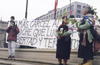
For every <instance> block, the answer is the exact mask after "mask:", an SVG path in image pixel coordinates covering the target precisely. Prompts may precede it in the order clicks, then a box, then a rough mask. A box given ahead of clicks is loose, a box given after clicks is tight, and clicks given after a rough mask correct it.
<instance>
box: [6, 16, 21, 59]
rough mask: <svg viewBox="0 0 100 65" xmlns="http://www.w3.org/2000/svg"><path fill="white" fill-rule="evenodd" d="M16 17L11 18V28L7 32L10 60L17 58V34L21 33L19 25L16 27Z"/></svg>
mask: <svg viewBox="0 0 100 65" xmlns="http://www.w3.org/2000/svg"><path fill="white" fill-rule="evenodd" d="M14 20H15V17H14V16H11V20H10V26H9V27H8V28H7V30H6V32H7V33H8V38H7V41H8V51H9V57H8V59H14V58H15V47H16V41H17V34H18V33H19V28H18V27H17V25H15V21H14Z"/></svg>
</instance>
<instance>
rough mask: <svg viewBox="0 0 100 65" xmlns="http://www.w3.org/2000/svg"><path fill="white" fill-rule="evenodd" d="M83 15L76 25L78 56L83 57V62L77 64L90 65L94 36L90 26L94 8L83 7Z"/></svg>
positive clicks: (92, 22) (92, 21) (93, 22)
mask: <svg viewBox="0 0 100 65" xmlns="http://www.w3.org/2000/svg"><path fill="white" fill-rule="evenodd" d="M83 14H84V17H83V19H82V20H81V22H80V24H79V26H78V25H77V27H78V31H79V33H80V34H79V37H80V40H79V49H78V57H79V58H82V59H83V63H81V64H79V65H92V60H93V42H94V38H93V35H92V32H91V28H92V26H93V25H94V24H95V21H94V18H93V15H94V10H92V9H91V7H85V8H84V9H83Z"/></svg>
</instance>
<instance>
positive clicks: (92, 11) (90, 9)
mask: <svg viewBox="0 0 100 65" xmlns="http://www.w3.org/2000/svg"><path fill="white" fill-rule="evenodd" d="M86 8H87V9H88V12H87V14H92V15H94V13H95V12H94V10H93V9H92V8H91V7H90V6H88V7H86Z"/></svg>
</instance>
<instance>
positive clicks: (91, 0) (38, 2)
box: [0, 0, 100, 21]
mask: <svg viewBox="0 0 100 65" xmlns="http://www.w3.org/2000/svg"><path fill="white" fill-rule="evenodd" d="M58 1H59V2H58V8H61V7H63V6H65V5H67V4H69V0H58ZM74 1H79V2H83V3H87V4H89V5H91V6H93V7H95V8H97V12H98V15H99V17H100V5H99V4H100V0H72V2H74ZM54 3H55V0H29V7H28V20H33V19H35V18H36V17H39V16H41V15H43V14H45V13H47V12H48V11H49V10H52V9H54ZM25 7H26V0H0V19H1V18H2V20H6V21H8V20H9V17H10V16H12V15H13V16H15V17H16V20H22V19H24V16H25Z"/></svg>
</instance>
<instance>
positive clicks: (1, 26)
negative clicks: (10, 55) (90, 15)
mask: <svg viewBox="0 0 100 65" xmlns="http://www.w3.org/2000/svg"><path fill="white" fill-rule="evenodd" d="M7 25H8V23H7V22H2V21H0V48H4V47H7V45H6V31H5V30H6V28H7Z"/></svg>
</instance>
